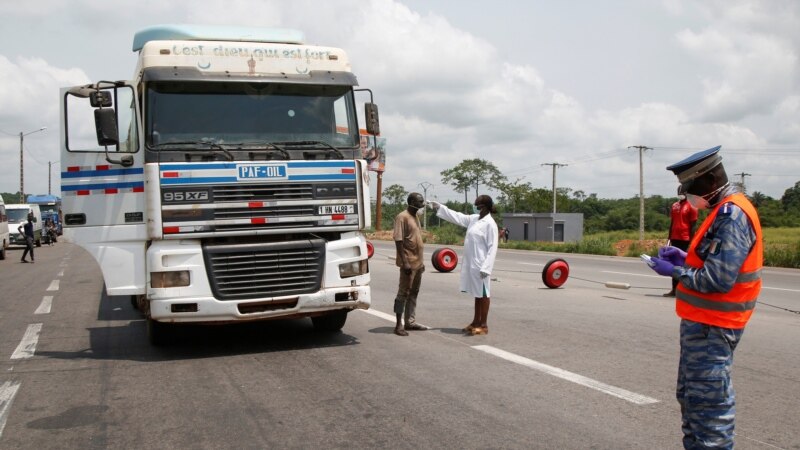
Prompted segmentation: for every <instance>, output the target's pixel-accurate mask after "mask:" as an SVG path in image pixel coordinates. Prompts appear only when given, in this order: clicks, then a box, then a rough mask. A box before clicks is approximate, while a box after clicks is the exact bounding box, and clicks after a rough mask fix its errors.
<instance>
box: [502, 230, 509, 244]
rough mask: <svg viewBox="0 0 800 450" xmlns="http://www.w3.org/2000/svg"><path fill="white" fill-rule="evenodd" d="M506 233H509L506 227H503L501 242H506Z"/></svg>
mask: <svg viewBox="0 0 800 450" xmlns="http://www.w3.org/2000/svg"><path fill="white" fill-rule="evenodd" d="M508 235H509V231H508V227H505V228H503V242H506V243H507V242H508Z"/></svg>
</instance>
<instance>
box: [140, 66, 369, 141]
mask: <svg viewBox="0 0 800 450" xmlns="http://www.w3.org/2000/svg"><path fill="white" fill-rule="evenodd" d="M145 117H146V130H145V134H146V136H147V146H148V147H149V148H150V149H154V148H156V149H160V150H180V151H189V150H191V149H192V146H191V145H188V144H187V143H192V142H197V143H202V144H205V145H197V146H196V147H197V150H198V151H208V144H209V143H213V144H216V145H225V146H226V148H231V147H229V146H236V147H241V148H245V147H247V148H253V147H259V146H261V147H265V150H267V147H269V145H270V144H273V143H282V144H284V145H285V144H291V143H294V142H297V143H303V142H309V141H315V142H319V143H322V144H323V145H327V146H332V147H336V148H354V147H357V146H358V145H359V142H358V140H357V139H358V126H357V121H356V115H355V106H354V101H353V94H352V87H351V86H322V85H305V84H286V83H243V82H186V81H182V82H175V81H170V82H152V83H150V84H149V85H148V87H147V97H146V111H145ZM170 143H175V144H176V145H170ZM232 149H235V148H232Z"/></svg>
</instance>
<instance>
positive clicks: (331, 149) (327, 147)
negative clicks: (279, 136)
mask: <svg viewBox="0 0 800 450" xmlns="http://www.w3.org/2000/svg"><path fill="white" fill-rule="evenodd" d="M275 144H280V145H283V146H285V147H289V146H291V147H300V148H311V149H314V147H315V146H319V145H321V146H323V147H325V148H321V149H315V150H321V151H326V152H328V153H333V154H335V155H336V156H338V157H339V159H345V158H344V155H343V154H342V152H341V151H339V149H338V148H336V147H334V146H332V145H331V144H328V143H327V142H323V141H289V142H273V143H272V145H275Z"/></svg>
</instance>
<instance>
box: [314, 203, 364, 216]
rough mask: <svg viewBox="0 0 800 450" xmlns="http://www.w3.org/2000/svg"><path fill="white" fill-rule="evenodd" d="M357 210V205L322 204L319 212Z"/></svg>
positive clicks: (346, 212) (351, 211)
mask: <svg viewBox="0 0 800 450" xmlns="http://www.w3.org/2000/svg"><path fill="white" fill-rule="evenodd" d="M355 212H356V206H355V205H322V206H320V207H319V214H321V215H327V214H353V213H355Z"/></svg>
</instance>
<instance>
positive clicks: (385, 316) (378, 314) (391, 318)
mask: <svg viewBox="0 0 800 450" xmlns="http://www.w3.org/2000/svg"><path fill="white" fill-rule="evenodd" d="M359 311H361V312H365V313H367V314H372V315H373V316H375V317H380V318H381V319H383V320H388V321H389V322H396V321H397V318H396V317H394V316H392V315H391V314H386V313H385V312H380V311H377V310H374V309H360V310H359Z"/></svg>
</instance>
